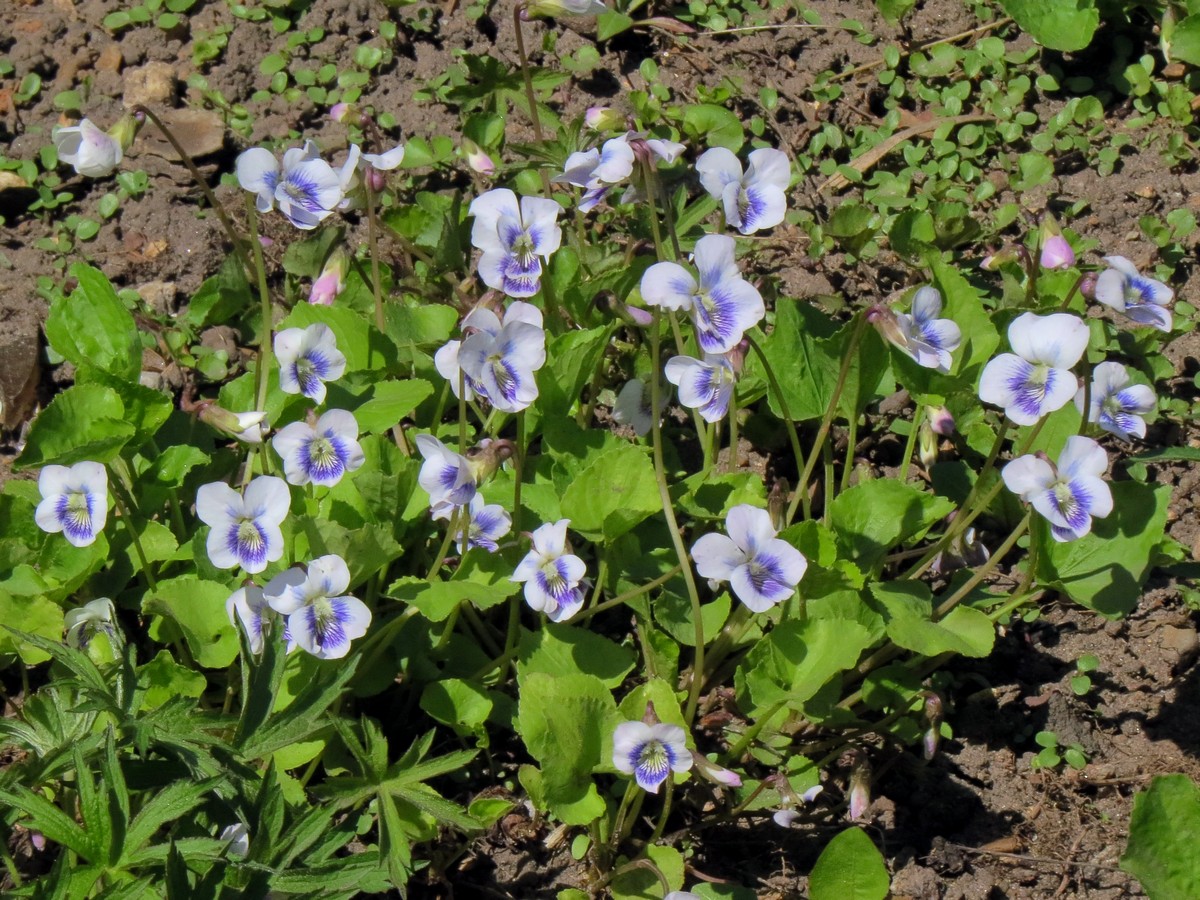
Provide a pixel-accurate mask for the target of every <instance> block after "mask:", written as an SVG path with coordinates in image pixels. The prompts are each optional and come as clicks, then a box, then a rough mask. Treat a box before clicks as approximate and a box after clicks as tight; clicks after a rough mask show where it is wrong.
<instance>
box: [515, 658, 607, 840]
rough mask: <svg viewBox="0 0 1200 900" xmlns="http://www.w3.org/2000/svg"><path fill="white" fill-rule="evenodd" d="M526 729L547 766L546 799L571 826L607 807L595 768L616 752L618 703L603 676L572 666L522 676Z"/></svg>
mask: <svg viewBox="0 0 1200 900" xmlns="http://www.w3.org/2000/svg"><path fill="white" fill-rule="evenodd" d="M517 715H518V719H519V722H520V728H519V730H520V733H521V737H522V739H523V740H524V741H525V746H526V747H528V748H529V752H530V754H531V755H532V756H533V758H534V759H536V760H537V761H538V763H539V764H540V765H541V767H542V785H543V788H544V790H545V800H546V804H547V806H548V807H549V809H550V812H552V813H553V814H554V815H556V816H557V817H558V818H560V819H561V820H562V821H563V822H565V823H566V824H568V825H587V824H589V823H590V822H592V821H593V820H594V819H595V818H596V817H597V816H599V815H601V814H603V812H604V810H605V804H604V800H603V799H601V797H600V795H599V793H597V791H596V785H595V784H594V783H593V781H592V770H593V769H594V768H596V767H597V766H599V765H607V764H608V763H610V762H611V759H605V757H604V747H605V744H606V742H607V744H608V747H609V752H610V754H611V747H612V731H613V728H614V727H615V725H616V722H615V719H616V704H615V703H613V698H612V694H610V693H609V691H608V688H607V687H605V686H604V682H602V681H601V680H600V679H599V678H596V677H594V676H592V675H584V674H580V673H578V672H574V671H571V670H570V669H563V670H559V671H558V672H556V673H555V674H544V673H541V672H534V673H530V674H527V675H526V676H525V677H524V678H523V679H522V680H521V697H520V701H519V703H518V713H517Z"/></svg>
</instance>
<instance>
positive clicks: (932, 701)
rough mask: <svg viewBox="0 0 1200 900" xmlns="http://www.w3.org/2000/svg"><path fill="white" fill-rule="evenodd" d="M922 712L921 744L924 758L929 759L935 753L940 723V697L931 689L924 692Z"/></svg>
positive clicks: (939, 736)
mask: <svg viewBox="0 0 1200 900" xmlns="http://www.w3.org/2000/svg"><path fill="white" fill-rule="evenodd" d="M924 714H925V724H926V730H925V734H924V735H922V737H921V746H922V747H923V748H924V752H925V759H927V760H930V759H933V757H934V755H935V754H936V753H937V749H938V740H939V739H940V738H941V728H940V726H941V724H942V698H941V697H939V696H938V695H937V694H935V693H934V692H933V691H926V692H925V709H924Z"/></svg>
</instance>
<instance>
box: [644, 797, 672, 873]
mask: <svg viewBox="0 0 1200 900" xmlns="http://www.w3.org/2000/svg"><path fill="white" fill-rule="evenodd" d="M666 787H667V793H666V796H665V797H663V805H662V810H661V811H660V812H659V814H658V821H657V822H656V823H655V825H654V833H653V834H651V835H650V840H649V841H648V842H647V844H648V845H650V844H655V843H657V842H658V839H659V838H660V837H662V833H663V831H664V830H665V829H666V827H667V818H668V817H669V816H670V815H671V799H672V798H673V797H674V796H675V782H674V780H673V779H672V778H671V775H670V773H668V774H667V785H666ZM655 871H657V869H656V870H655ZM661 876H662V873H661V872H660V873H659V877H661ZM663 882H664V883H665V882H666V879H663ZM668 887H669V885H668Z"/></svg>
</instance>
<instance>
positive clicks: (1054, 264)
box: [1041, 234, 1075, 269]
mask: <svg viewBox="0 0 1200 900" xmlns="http://www.w3.org/2000/svg"><path fill="white" fill-rule="evenodd" d="M1041 262H1042V268H1043V269H1069V268H1070V267H1071V266H1073V265H1075V251H1074V250H1072V249H1071V245H1070V244H1069V243H1067V239H1066V238H1065V237H1063V236H1062V235H1061V234H1054V235H1051V236H1050V237H1048V238H1046V241H1045V243H1043V244H1042V259H1041Z"/></svg>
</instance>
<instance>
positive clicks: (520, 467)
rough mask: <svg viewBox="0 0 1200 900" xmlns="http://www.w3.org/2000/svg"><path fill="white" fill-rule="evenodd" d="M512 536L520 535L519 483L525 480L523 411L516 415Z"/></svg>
mask: <svg viewBox="0 0 1200 900" xmlns="http://www.w3.org/2000/svg"><path fill="white" fill-rule="evenodd" d="M512 460H513V511H512V522H513V524H512V530H513V534H520V533H521V483H522V481H524V479H525V410H521V411H520V412H519V413H517V450H516V452H515V453H514V454H513V457H512Z"/></svg>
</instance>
